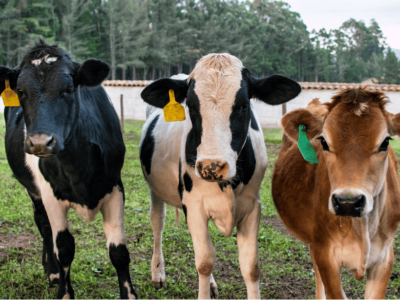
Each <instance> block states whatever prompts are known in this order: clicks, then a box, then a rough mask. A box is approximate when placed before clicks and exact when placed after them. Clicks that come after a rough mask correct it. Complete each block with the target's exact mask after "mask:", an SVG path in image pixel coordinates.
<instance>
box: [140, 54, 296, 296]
mask: <svg viewBox="0 0 400 300" xmlns="http://www.w3.org/2000/svg"><path fill="white" fill-rule="evenodd" d="M170 89H172V90H174V92H175V95H176V100H177V101H178V102H180V103H183V102H184V101H185V100H186V105H185V106H186V108H185V110H186V120H185V121H183V122H170V123H166V122H165V121H164V116H163V111H162V110H161V109H159V108H162V107H164V106H165V105H166V104H167V103H168V102H169V96H168V91H169V90H170ZM300 91H301V88H300V86H299V85H298V84H297V83H296V82H294V81H293V80H291V79H289V78H286V77H283V76H277V75H274V76H271V77H268V78H262V79H256V78H254V77H252V76H251V74H250V72H249V70H247V69H245V68H244V67H243V65H242V62H241V61H240V60H239V59H238V58H236V57H234V56H232V55H229V54H210V55H207V56H204V57H203V58H201V59H200V60H199V61H198V63H197V65H196V67H195V68H194V70H193V72H192V73H191V74H190V76H189V77H188V78H187V79H184V80H182V79H175V78H163V79H160V80H158V81H155V82H153V83H152V84H150V85H149V86H148V87H146V88H145V89H144V90H143V92H142V95H141V96H142V98H143V100H144V101H145V102H147V103H148V104H150V105H152V106H155V107H158V109H153V110H151V114H150V116H149V117H148V119H147V121H146V123H145V124H144V126H143V133H142V140H141V145H140V159H141V163H142V168H143V173H144V176H145V178H146V180H147V182H148V185H149V187H150V194H151V209H150V218H151V222H152V227H153V232H154V252H153V258H152V263H151V271H152V283H153V285H154V286H155V287H156V288H160V287H162V286H164V287H165V271H164V258H163V254H162V247H161V244H162V241H161V239H162V230H163V228H164V218H165V203H167V204H169V205H172V206H175V207H176V208H182V209H183V210H184V212H185V214H186V220H187V224H188V226H189V231H190V234H191V236H192V240H193V245H194V252H195V261H196V268H197V271H198V274H199V294H198V296H199V298H209V297H210V296H211V294H210V293H211V292H212V293H214V294H217V285H216V283H215V281H214V278H213V276H212V274H211V273H212V271H213V268H214V264H215V259H216V258H215V250H214V247H213V245H212V242H211V239H210V236H209V233H208V220H209V219H212V220H213V221H214V223H215V224H216V226H217V227H218V228H219V230H220V231H221V232H222V233H223V234H224V235H225V236H230V235H231V234H232V231H233V229H234V227H235V226H237V242H238V247H239V262H240V268H241V272H242V275H243V277H244V280H245V282H246V286H247V296H248V298H259V297H260V292H259V262H258V242H257V236H258V227H259V222H260V209H261V207H260V193H259V190H260V184H261V181H262V179H263V177H264V173H265V170H266V167H267V162H268V159H267V155H266V149H265V144H264V137H263V133H262V130H261V128H260V125H259V123H258V121H257V119H256V116H255V113H254V111H253V109H252V106H251V103H250V98H258V99H259V100H261V101H264V102H266V103H268V104H272V105H277V104H281V103H284V102H287V101H289V100H290V99H293V98H294V97H296V96H297V95H298V94H299V93H300Z"/></svg>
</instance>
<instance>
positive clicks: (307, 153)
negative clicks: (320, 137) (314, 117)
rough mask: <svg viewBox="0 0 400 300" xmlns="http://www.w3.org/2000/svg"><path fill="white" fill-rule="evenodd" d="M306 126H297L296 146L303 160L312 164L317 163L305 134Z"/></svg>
mask: <svg viewBox="0 0 400 300" xmlns="http://www.w3.org/2000/svg"><path fill="white" fill-rule="evenodd" d="M305 130H306V126H304V125H299V140H298V142H297V146H298V147H299V150H300V152H301V155H303V157H304V159H305V160H306V161H308V162H310V163H312V164H317V163H319V161H318V157H317V154H316V153H315V150H314V147H313V146H312V145H311V143H310V141H309V140H308V137H307V134H306V131H305Z"/></svg>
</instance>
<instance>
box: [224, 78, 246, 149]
mask: <svg viewBox="0 0 400 300" xmlns="http://www.w3.org/2000/svg"><path fill="white" fill-rule="evenodd" d="M250 111H251V107H250V99H249V97H248V91H247V83H246V81H245V80H242V82H241V87H240V89H239V90H238V91H237V93H236V96H235V102H234V103H233V105H232V113H231V115H230V117H229V122H230V124H229V127H230V129H231V134H232V141H231V147H232V149H233V151H236V152H237V153H240V150H241V149H242V146H243V144H244V143H245V141H246V136H247V132H248V128H249V122H250Z"/></svg>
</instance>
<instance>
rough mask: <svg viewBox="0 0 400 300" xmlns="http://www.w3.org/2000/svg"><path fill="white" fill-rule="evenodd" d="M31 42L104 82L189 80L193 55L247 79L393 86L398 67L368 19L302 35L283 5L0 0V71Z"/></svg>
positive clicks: (203, 0)
mask: <svg viewBox="0 0 400 300" xmlns="http://www.w3.org/2000/svg"><path fill="white" fill-rule="evenodd" d="M39 38H43V39H45V40H46V41H47V42H49V43H57V44H59V45H60V46H61V47H63V48H64V49H65V50H67V51H68V52H69V53H71V54H72V56H73V58H74V59H75V60H77V61H83V60H85V59H87V58H90V57H95V58H99V59H103V60H105V61H106V62H108V63H109V64H110V66H111V70H112V71H111V76H110V79H123V80H124V79H130V80H146V79H150V80H154V79H157V78H160V77H165V76H171V75H173V74H176V73H182V72H183V73H190V71H191V70H192V69H193V68H194V65H195V64H196V62H197V60H198V59H199V58H200V57H201V56H203V55H206V54H208V53H217V52H228V53H231V54H233V55H235V56H237V57H239V58H240V59H241V60H242V61H243V64H244V65H245V66H246V67H247V68H249V69H250V70H251V71H252V72H253V74H254V75H256V76H266V75H270V74H276V73H278V74H283V75H286V76H289V77H291V78H293V79H296V80H298V81H319V82H322V81H325V82H362V81H363V80H365V79H367V78H374V80H376V81H377V82H380V83H400V71H399V69H400V63H399V60H398V58H397V57H396V55H395V53H394V52H393V51H392V50H391V49H390V48H389V47H387V45H386V43H385V37H384V34H383V32H382V31H381V29H380V27H379V25H378V23H377V22H376V21H375V20H371V21H370V23H369V24H368V25H367V24H366V23H365V22H364V21H356V20H354V19H350V20H348V21H346V22H344V23H343V24H342V26H341V27H340V28H338V29H335V30H330V31H327V30H325V29H322V30H320V31H318V32H316V31H315V30H313V31H311V32H309V31H308V30H307V27H306V25H305V24H304V22H303V21H302V19H301V16H300V14H299V13H297V12H294V11H292V10H291V9H290V6H289V5H288V4H287V3H285V2H283V1H272V0H253V1H249V0H248V1H239V0H225V1H222V0H68V1H65V0H0V64H2V65H6V66H14V67H15V66H18V65H19V63H20V62H21V60H22V58H23V56H24V54H25V52H26V50H27V48H28V47H29V46H30V45H32V44H33V43H34V42H35V41H37V40H38V39H39Z"/></svg>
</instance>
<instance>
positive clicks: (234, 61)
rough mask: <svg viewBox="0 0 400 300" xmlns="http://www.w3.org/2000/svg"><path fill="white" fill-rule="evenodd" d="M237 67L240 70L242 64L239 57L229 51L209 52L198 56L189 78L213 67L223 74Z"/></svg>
mask: <svg viewBox="0 0 400 300" xmlns="http://www.w3.org/2000/svg"><path fill="white" fill-rule="evenodd" d="M232 68H234V69H237V70H238V72H241V71H242V69H243V64H242V62H241V60H240V59H239V58H237V57H236V56H233V55H231V54H229V53H210V54H207V55H205V56H203V57H202V58H200V59H199V60H198V62H197V64H196V66H195V67H194V69H193V71H192V73H190V75H189V79H193V78H195V77H197V76H198V75H201V74H203V73H204V72H206V71H208V70H210V69H213V70H215V71H217V72H220V73H221V74H225V72H226V71H227V70H232Z"/></svg>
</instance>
